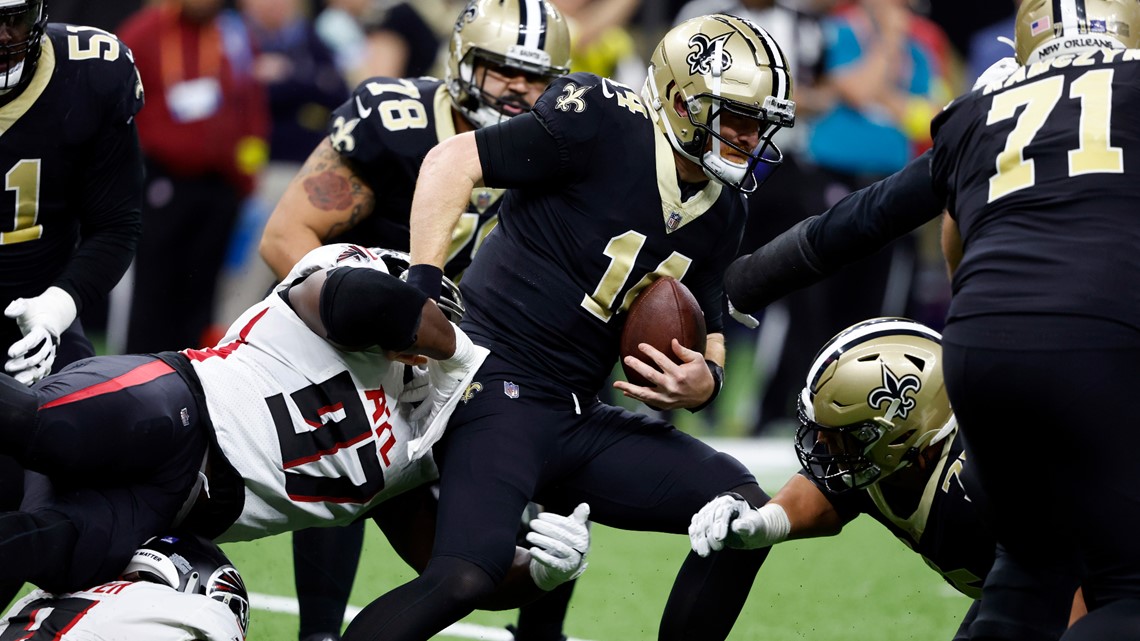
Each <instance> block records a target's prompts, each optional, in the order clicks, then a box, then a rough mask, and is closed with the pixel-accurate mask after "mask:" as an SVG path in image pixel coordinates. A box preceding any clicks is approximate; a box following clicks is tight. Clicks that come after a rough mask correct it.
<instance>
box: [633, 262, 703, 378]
mask: <svg viewBox="0 0 1140 641" xmlns="http://www.w3.org/2000/svg"><path fill="white" fill-rule="evenodd" d="M674 338H676V339H677V340H678V341H679V342H680V343H681V344H682V345H684V346H685V347H688V348H689V349H692V350H695V351H698V352H701V353H702V354H703V353H704V351H705V338H706V336H705V315H704V312H702V311H701V306H700V305H699V304H698V303H697V299H696V298H694V297H693V294H692V292H690V291H689V288H688V287H685V286H684V285H683V284H681V282H680V281H678V280H677V279H675V278H672V277H670V276H664V277H662V278H658V279H657V280H655V281H654V282H653V283H651V284H650V285H649V286H648V287H646V288H645V289H644V290H642V292H641V293H640V294H638V295H637V298H635V299H634V301H633V304H632V305H630V308H629V315H628V316H627V317H626V319H625V327H624V328H623V329H622V332H621V356H622V370H624V371H625V378H626V380H628V381H629V382H630V383H633V384H634V385H641V386H644V387H653V384H652V383H650V382H649V381H647V380H646V379H645V378H644V377H643V376H642V375H641V374H638V373H637V372H635V371H633V369H632V368H630V367H628V366H626V364H625V357H626V356H635V357H637V358H639V359H641V360H642V361H644V362H646V363H648V364H649V365H651V366H653V367H655V368H656V365H655V364H654V363H653V360H652V359H651V358H650V357H649V356H647V355H646V354H645V353H643V352H642V351H641V350H640V349H638V348H637V346H638V344H639V343H648V344H650V345H652V346H654V347H656V348H657V349H658V350H660V351H661V353H662V354H665V355H666V356H668V357H669V358H671V359H672V360H673V362H675V363H680V362H681V360H680V359H679V358H678V357H677V355H676V354H674V353H673V345H672V341H673V339H674ZM658 369H659V368H658Z"/></svg>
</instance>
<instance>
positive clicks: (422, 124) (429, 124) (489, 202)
mask: <svg viewBox="0 0 1140 641" xmlns="http://www.w3.org/2000/svg"><path fill="white" fill-rule="evenodd" d="M331 123H332V124H331V128H330V132H329V140H330V142H331V143H332V145H333V148H334V149H336V150H337V152H339V153H340V155H341V156H343V157H344V158H346V159H348V161H349V162H350V163H351V164H352V167H353V169H354V171H356V173H357V175H359V176H360V179H361V180H363V181H364V183H365V184H367V185H368V187H369V188H370V189H371V190H372V192H373V193H374V194H375V195H376V206H375V208H374V209H373V212H372V215H371V216H369V217H367V218H365V219H363V220H361V221H360V222H359V224H357V225H356V226H355V227H354V228H352V229H350V230H348V231H346V232H345V233H344V234H341V235H340V236H338V237H337V238H335V239H333V240H331V241H329V242H348V243H355V244H359V245H364V246H366V247H387V248H390V249H401V250H407V249H408V215H409V213H410V212H411V210H412V194H413V193H414V192H415V188H416V178H417V177H418V176H419V173H420V165H422V164H423V161H424V156H426V155H427V153H428V152H429V151H431V148H432V147H435V146H436V145H438V144H439V143H440V142H442V141H444V140H447V139H448V138H450V137H452V136H454V135H455V121H454V120H453V118H452V109H451V97H450V95H449V94H448V93H447V88H446V87H445V86H444V84H443V82H442V81H440V80H436V79H435V78H416V79H414V80H410V79H407V78H372V79H370V80H368V81H365V82H363V83H361V84H360V86H358V87H357V88H356V89H355V90H354V91H353V92H352V96H351V97H350V98H349V99H348V102H346V103H344V104H343V105H341V106H340V107H339V108H337V110H336V111H335V112H333V115H332V121H331ZM501 195H502V190H501V189H487V188H478V189H476V190H474V191H473V192H472V193H471V206H470V207H469V208H468V210H467V212H466V213H465V214H463V217H462V218H461V220H460V222H459V225H458V226H457V227H456V229H455V233H454V236H453V239H452V244H451V249H450V250H449V252H448V262H447V266H446V269H445V270H444V271H445V272H446V273H447V274H448V275H449V276H455V275H457V274H459V273H460V272H462V271H463V270H464V269H465V268H466V267H467V265H468V264H470V262H471V257H472V256H473V255H474V253H475V250H476V249H477V248H478V246H479V244H480V242H481V241H482V239H483V238H484V237H485V236H486V234H487V233H488V232H490V231H491V229H492V228H493V227H494V226H495V222H496V220H497V219H496V217H495V213H496V211H497V210H498V206H499V205H498V201H499V198H500V196H501Z"/></svg>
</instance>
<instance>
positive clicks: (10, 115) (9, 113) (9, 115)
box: [0, 36, 55, 136]
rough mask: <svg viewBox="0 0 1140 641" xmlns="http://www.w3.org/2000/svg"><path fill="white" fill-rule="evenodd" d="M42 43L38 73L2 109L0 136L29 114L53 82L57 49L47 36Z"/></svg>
mask: <svg viewBox="0 0 1140 641" xmlns="http://www.w3.org/2000/svg"><path fill="white" fill-rule="evenodd" d="M42 42H43V44H42V48H41V49H40V59H39V62H38V63H36V72H35V73H34V74H33V75H32V80H31V82H29V83H28V86H27V87H25V88H24V91H23V92H21V93H20V95H19V96H17V97H16V99H15V100H13V101H12V102H10V103H8V104H6V105H4V106H3V107H0V136H2V135H4V133H5V132H7V131H8V130H9V129H11V128H12V125H15V124H16V121H18V120H19V119H20V118H21V117H23V115H24V114H26V113H28V110H29V109H31V108H32V105H34V104H36V101H37V100H39V98H40V96H41V95H43V93H44V90H45V89H47V86H48V83H49V82H51V77H52V74H53V73H54V72H55V47H54V46H52V42H51V38H48V37H47V36H44V38H43V41H42Z"/></svg>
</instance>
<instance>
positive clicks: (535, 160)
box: [475, 113, 569, 188]
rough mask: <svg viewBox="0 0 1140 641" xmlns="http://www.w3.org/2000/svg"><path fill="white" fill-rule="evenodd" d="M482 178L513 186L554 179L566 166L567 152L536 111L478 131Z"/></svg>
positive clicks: (477, 138)
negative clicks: (535, 113)
mask: <svg viewBox="0 0 1140 641" xmlns="http://www.w3.org/2000/svg"><path fill="white" fill-rule="evenodd" d="M475 144H476V145H477V146H478V148H479V162H480V164H481V165H482V166H483V182H484V184H486V185H488V186H492V187H502V188H511V187H519V186H524V185H528V184H534V183H536V182H544V181H548V180H553V179H554V178H556V177H558V175H559V174H560V173H561V172H563V171H564V170H565V169H566V165H567V160H568V158H569V156H568V153H566V151H565V150H564V149H563V148H561V147H560V145H559V144H558V142H557V141H556V140H555V139H554V136H552V135H551V134H550V132H549V131H547V129H546V127H544V126H543V124H542V123H541V122H540V121H539V120H538V118H537V117H535V115H534V114H533V113H529V114H523V115H521V116H516V117H514V118H511V119H510V120H508V121H506V122H504V123H502V124H500V125H496V126H494V127H483V128H482V129H479V130H477V131H476V132H475Z"/></svg>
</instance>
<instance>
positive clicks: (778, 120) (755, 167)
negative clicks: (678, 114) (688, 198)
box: [682, 94, 795, 194]
mask: <svg viewBox="0 0 1140 641" xmlns="http://www.w3.org/2000/svg"><path fill="white" fill-rule="evenodd" d="M685 106H686V111H687V112H688V117H689V122H691V123H692V125H693V127H694V129H695V130H696V132H695V135H694V136H693V140H692V141H691V142H690V143H688V144H687V145H682V148H683V151H682V153H683V154H685V155H687V156H688V157H689V159H690V160H693V161H694V162H698V163H699V164H700V165H701V168H702V169H703V170H704V172H705V175H706V176H708V177H709V178H711V179H713V180H716V181H717V182H719V183H722V184H724V185H727V186H729V187H734V188H736V189H739V190H740V191H742V192H744V193H746V194H750V193H752V192H754V191H756V189H757V188H759V187H760V185H762V184H764V182H765V181H766V180H767V179H768V178H769V177H770V176H771V175H772V174H773V173H774V172H775V171H776V169H777V168H779V166H780V165H781V164H783V162H784V153H783V151H781V150H780V148H779V146H777V145H776V143H775V142H774V141H773V140H772V137H773V136H774V135H775V133H776V132H777V131H779V130H780V129H781V128H783V127H785V126H792V124H793V123H794V121H795V115H794V114H795V111H794V110H795V107H794V105H793V106H792V107H790V108H781V105H779V104H778V101H777V99H776V98H773V97H772V96H768V97H766V98H765V101H764V107H763V108H761V109H755V108H752V107H749V106H748V105H745V104H743V103H740V102H737V101H735V100H730V99H727V98H721V97H718V96H715V95H712V94H700V95H697V96H695V97H693V98H690V99H689V100H688V101H687V103H686V104H685ZM726 114H727V115H728V116H729V117H727V118H724V120H726V121H732V122H733V123H734V124H738V123H749V124H750V126H749V127H748V128H749V129H751V130H752V131H755V132H756V134H757V135H756V140H757V142H756V145H755V146H754V147H753V148H751V149H746V148H744V147H741V146H740V145H738V144H736V143H734V142H732V141H731V140H729V139H728V138H726V137H725V136H724V126H725V124H726V123H722V116H724V115H726ZM753 123H754V128H752V126H751V125H752V124H753ZM733 128H734V129H741V128H744V127H739V126H737V127H733ZM710 141H711V144H710ZM724 147H727V148H729V149H731V150H732V151H735V152H736V154H739V155H740V156H742V157H743V160H742V161H741V160H733V159H730V158H727V157H725V153H724V149H723V148H724ZM730 155H732V154H730Z"/></svg>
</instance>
